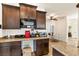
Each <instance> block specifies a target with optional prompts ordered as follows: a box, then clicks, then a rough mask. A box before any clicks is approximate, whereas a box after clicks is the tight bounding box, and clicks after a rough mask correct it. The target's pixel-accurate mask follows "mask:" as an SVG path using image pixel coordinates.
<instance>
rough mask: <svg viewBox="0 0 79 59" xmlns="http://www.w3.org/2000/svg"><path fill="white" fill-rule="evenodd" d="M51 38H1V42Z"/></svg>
mask: <svg viewBox="0 0 79 59" xmlns="http://www.w3.org/2000/svg"><path fill="white" fill-rule="evenodd" d="M40 39H49V38H48V37H34V38H8V39H6V38H0V43H5V42H13V41H28V40H40Z"/></svg>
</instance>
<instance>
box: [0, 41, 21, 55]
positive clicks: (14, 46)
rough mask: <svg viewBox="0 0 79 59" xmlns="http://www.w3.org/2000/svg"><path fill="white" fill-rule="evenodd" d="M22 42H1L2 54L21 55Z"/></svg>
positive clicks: (0, 51)
mask: <svg viewBox="0 0 79 59" xmlns="http://www.w3.org/2000/svg"><path fill="white" fill-rule="evenodd" d="M21 55H22V51H21V42H20V41H18V42H7V43H0V56H21Z"/></svg>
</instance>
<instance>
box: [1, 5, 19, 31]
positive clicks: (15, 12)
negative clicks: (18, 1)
mask: <svg viewBox="0 0 79 59" xmlns="http://www.w3.org/2000/svg"><path fill="white" fill-rule="evenodd" d="M2 28H3V29H19V28H20V14H19V7H16V6H11V5H6V4H2Z"/></svg>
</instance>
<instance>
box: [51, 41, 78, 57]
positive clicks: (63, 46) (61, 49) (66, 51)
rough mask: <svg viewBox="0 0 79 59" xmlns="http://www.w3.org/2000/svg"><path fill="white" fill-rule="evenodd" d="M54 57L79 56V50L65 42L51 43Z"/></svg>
mask: <svg viewBox="0 0 79 59" xmlns="http://www.w3.org/2000/svg"><path fill="white" fill-rule="evenodd" d="M50 45H51V49H52V56H79V48H77V47H74V46H71V45H69V44H67V43H66V42H63V41H58V42H51V43H50Z"/></svg>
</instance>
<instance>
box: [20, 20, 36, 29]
mask: <svg viewBox="0 0 79 59" xmlns="http://www.w3.org/2000/svg"><path fill="white" fill-rule="evenodd" d="M20 27H21V28H36V20H33V19H29V20H27V19H21V20H20Z"/></svg>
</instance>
